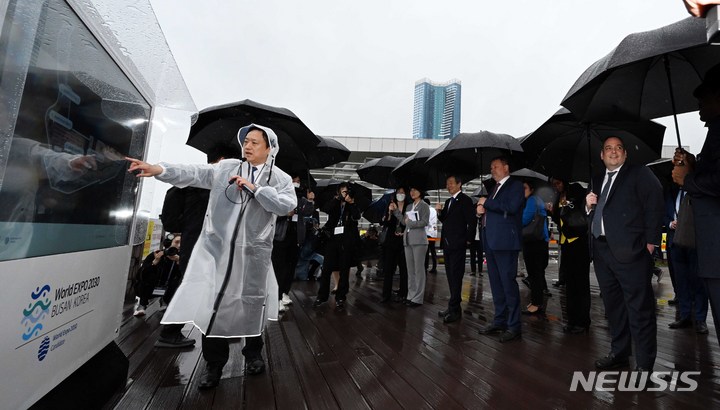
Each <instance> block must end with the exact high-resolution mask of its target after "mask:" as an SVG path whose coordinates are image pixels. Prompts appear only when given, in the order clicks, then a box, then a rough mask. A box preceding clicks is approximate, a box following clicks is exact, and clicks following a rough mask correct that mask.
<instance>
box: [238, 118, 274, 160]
mask: <svg viewBox="0 0 720 410" xmlns="http://www.w3.org/2000/svg"><path fill="white" fill-rule="evenodd" d="M253 128H260V129H261V130H263V131H265V133H266V134H267V136H268V142H269V143H270V155H268V157H267V160H265V163H266V164H270V165H273V164H274V162H275V158H276V157H277V154H278V152H280V143H279V142H278V137H277V135H276V134H275V131H273V130H272V129H270V128H268V127H263V126H262V125H257V124H250V125H246V126H244V127H242V128H240V130H239V131H238V133H237V140H238V143H240V146H241V147H242V146H243V145H244V143H245V137H246V136H247V134H248V132H250V130H251V129H253Z"/></svg>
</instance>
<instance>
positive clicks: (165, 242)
mask: <svg viewBox="0 0 720 410" xmlns="http://www.w3.org/2000/svg"><path fill="white" fill-rule="evenodd" d="M173 239H175V235H174V234H172V233H169V234H167V235H165V239H163V243H162V245H163V248H169V247H171V246H172V241H173Z"/></svg>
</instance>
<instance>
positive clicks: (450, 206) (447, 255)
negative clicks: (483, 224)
mask: <svg viewBox="0 0 720 410" xmlns="http://www.w3.org/2000/svg"><path fill="white" fill-rule="evenodd" d="M445 186H446V188H447V190H448V193H449V194H450V195H451V196H450V198H448V199H447V200H446V201H445V206H444V207H441V206H440V204H437V205H436V206H435V208H436V209H437V211H438V219H439V220H440V221H441V222H442V235H441V237H440V246H441V247H442V250H443V259H445V274H446V275H447V280H448V287H449V288H450V300H449V301H448V308H447V309H446V310H442V311H440V312H438V316H440V317H441V318H442V319H443V322H444V323H451V322H455V321H458V320H460V316H461V309H460V301H461V292H462V282H463V275H464V274H465V252H466V250H467V247H468V244H469V243H470V241H471V240H472V238H473V232H474V231H473V227H474V224H475V223H476V218H475V212H474V211H473V204H472V200H471V199H470V197H469V196H467V195H465V194H464V193H463V192H462V180H461V179H460V178H459V177H457V176H454V175H450V176H449V177H448V178H447V180H446V181H445Z"/></svg>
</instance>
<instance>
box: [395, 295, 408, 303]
mask: <svg viewBox="0 0 720 410" xmlns="http://www.w3.org/2000/svg"><path fill="white" fill-rule="evenodd" d="M404 301H405V296H400V295H395V296H394V297H393V302H395V303H403V302H404Z"/></svg>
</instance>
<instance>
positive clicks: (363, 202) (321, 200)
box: [314, 179, 372, 212]
mask: <svg viewBox="0 0 720 410" xmlns="http://www.w3.org/2000/svg"><path fill="white" fill-rule="evenodd" d="M342 182H343V181H340V180H337V179H318V180H317V184H316V185H315V190H314V192H315V204H316V206H317V208H318V209H323V207H324V206H325V205H326V204H327V203H328V202H330V200H332V199H333V198H334V197H335V195H336V194H337V187H338V185H340V184H341V183H342ZM348 191H350V192H351V193H352V195H353V198H354V199H355V204H356V205H357V207H358V209H359V210H360V212H362V211H364V210H365V209H366V208H367V207H368V205H370V202H371V201H372V191H371V190H370V188H368V187H366V186H363V185H360V184H358V183H356V182H350V186H349V187H348Z"/></svg>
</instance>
